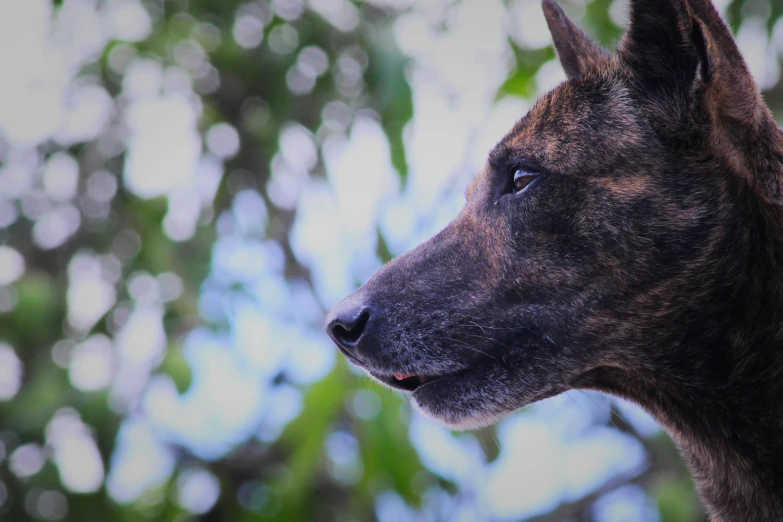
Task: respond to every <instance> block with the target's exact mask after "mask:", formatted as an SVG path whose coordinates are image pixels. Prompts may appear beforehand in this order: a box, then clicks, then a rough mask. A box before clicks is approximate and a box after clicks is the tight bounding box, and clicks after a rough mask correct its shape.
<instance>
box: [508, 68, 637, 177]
mask: <svg viewBox="0 0 783 522" xmlns="http://www.w3.org/2000/svg"><path fill="white" fill-rule="evenodd" d="M641 130H642V125H641V124H640V118H639V111H638V109H637V108H636V107H635V105H634V101H633V98H632V97H631V95H630V93H629V89H628V88H627V87H626V86H625V85H624V84H623V82H621V81H619V80H616V79H610V78H588V79H583V78H574V79H571V80H568V81H566V82H564V83H562V84H561V85H560V86H558V87H556V88H555V89H553V90H552V91H550V92H549V93H547V94H546V95H544V96H543V97H541V98H540V99H539V100H538V102H536V104H535V105H534V106H533V108H532V109H531V110H530V112H529V113H528V114H527V115H525V116H524V117H523V118H522V119H521V120H520V121H519V122H518V123H517V124H516V125H515V126H514V128H513V129H512V130H511V131H510V132H509V133H508V134H507V135H506V136H505V137H504V138H503V140H501V142H500V143H499V144H498V146H497V147H496V150H495V151H493V154H492V156H494V159H495V160H498V159H500V162H501V163H502V162H503V156H504V155H505V156H509V157H511V158H519V157H524V158H525V159H528V160H530V161H533V162H536V163H539V164H540V165H542V166H545V167H550V168H560V169H561V170H562V169H566V170H568V169H572V168H574V167H576V166H578V165H579V164H583V163H584V162H585V161H587V162H589V163H590V164H592V163H595V162H596V161H600V160H601V156H600V155H604V156H603V157H604V158H605V159H608V157H616V156H617V155H618V154H623V153H625V152H628V151H629V150H630V149H631V148H633V147H635V146H638V145H639V144H640V143H641V140H642V134H643V133H642V132H641ZM606 154H609V156H608V157H607V156H605V155H606Z"/></svg>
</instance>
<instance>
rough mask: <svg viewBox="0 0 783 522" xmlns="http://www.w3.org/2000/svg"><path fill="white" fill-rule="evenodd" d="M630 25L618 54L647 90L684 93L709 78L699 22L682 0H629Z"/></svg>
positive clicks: (708, 63)
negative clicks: (694, 84) (699, 81)
mask: <svg viewBox="0 0 783 522" xmlns="http://www.w3.org/2000/svg"><path fill="white" fill-rule="evenodd" d="M630 7H631V26H630V28H629V29H628V31H627V32H626V33H625V37H624V38H623V41H622V42H621V44H620V49H619V51H618V54H619V56H620V59H621V61H622V62H624V63H625V64H626V65H628V67H629V68H630V69H631V70H632V71H633V72H634V73H635V75H636V77H637V78H639V79H640V80H642V81H643V82H644V83H645V84H646V86H647V87H648V88H649V89H650V90H653V91H654V90H658V89H668V90H672V89H676V90H677V91H679V92H681V93H682V94H685V93H687V92H689V91H690V87H691V86H692V85H693V83H694V82H695V81H698V80H702V81H708V80H709V74H710V67H711V65H710V62H709V57H708V56H707V54H706V43H705V40H704V33H703V32H702V27H701V24H700V23H698V21H697V20H695V18H694V16H693V15H692V14H691V12H690V10H689V8H688V6H687V4H686V2H685V0H631V5H630Z"/></svg>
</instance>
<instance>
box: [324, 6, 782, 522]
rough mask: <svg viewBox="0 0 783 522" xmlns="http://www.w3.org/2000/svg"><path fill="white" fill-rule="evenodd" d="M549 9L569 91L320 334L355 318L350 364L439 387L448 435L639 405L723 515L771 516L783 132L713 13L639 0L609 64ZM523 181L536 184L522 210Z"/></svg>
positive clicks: (419, 401)
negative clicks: (522, 416)
mask: <svg viewBox="0 0 783 522" xmlns="http://www.w3.org/2000/svg"><path fill="white" fill-rule="evenodd" d="M544 7H545V12H546V15H547V19H548V21H549V26H550V28H551V30H552V33H553V36H554V39H555V46H556V48H557V50H558V53H559V55H560V56H561V59H562V61H563V64H564V67H565V69H566V72H567V73H568V74H569V76H570V78H569V80H568V81H567V82H565V83H563V84H562V85H560V86H559V87H557V88H556V89H554V90H553V91H552V92H550V93H548V94H547V95H546V96H544V97H542V98H541V99H540V100H539V101H538V103H537V104H536V105H535V106H534V108H533V109H532V110H531V111H530V113H529V114H527V115H526V116H525V117H524V118H522V120H520V121H519V123H517V125H516V126H515V127H514V128H513V129H512V130H511V132H509V133H508V135H507V136H506V137H505V138H504V139H503V140H502V141H501V142H500V143H499V144H498V145H497V146H496V148H495V149H494V150H493V151H492V153H491V154H490V157H489V161H488V163H487V166H486V168H485V169H484V170H483V172H482V173H480V174H479V175H478V176H477V177H476V179H475V180H474V182H473V183H472V184H471V187H470V189H469V191H468V198H467V204H466V205H465V208H464V209H463V211H462V212H461V213H460V214H459V216H458V217H457V218H456V219H455V220H454V221H453V222H452V223H451V224H450V225H448V226H447V227H446V228H445V229H444V230H443V231H442V232H440V233H439V234H438V235H436V236H435V237H433V238H432V239H430V240H429V241H427V242H426V243H424V244H423V245H421V246H419V247H418V248H416V249H414V250H412V251H411V252H408V253H406V254H405V255H403V256H401V257H400V258H398V259H395V260H394V261H393V262H391V263H389V264H388V265H386V266H385V267H384V268H383V269H382V270H380V271H379V272H378V273H377V274H376V275H375V276H373V278H372V279H371V280H370V281H369V282H368V283H367V284H366V285H364V286H363V287H362V288H360V289H359V290H357V291H356V292H355V293H354V294H352V295H351V296H350V297H349V298H347V299H346V300H345V301H344V302H343V303H342V304H340V305H339V306H338V307H336V308H335V310H333V311H332V313H331V314H330V317H329V319H328V323H329V330H330V333H332V335H333V337H335V336H336V338H338V337H339V335H337V334H335V330H334V329H335V325H336V324H343V323H341V321H343V318H344V317H345V316H346V314H347V316H351V315H352V314H353V315H357V314H359V313H360V312H363V313H364V314H365V315H364V316H363V318H362V324H361V328H360V329H359V330H356V331H355V332H354V333H356V334H357V338H355V339H349V340H348V341H344V340H340V339H338V341H339V344H341V345H342V348H343V350H344V351H345V352H346V354H347V355H348V356H349V357H350V358H351V359H352V361H353V362H355V363H357V364H360V365H362V366H363V367H364V368H366V369H367V370H368V371H369V372H370V374H372V375H374V376H375V377H377V378H378V379H379V380H381V381H383V382H385V383H387V384H391V385H395V384H396V383H395V380H394V379H393V378H392V377H391V376H392V375H393V374H394V373H403V374H417V375H426V376H429V377H441V378H439V379H437V380H431V381H430V382H428V383H426V384H424V385H422V386H420V387H418V388H417V389H416V390H415V391H414V392H413V399H414V402H415V404H416V405H417V407H418V408H420V409H421V410H422V411H423V412H424V413H426V414H428V415H430V416H431V417H434V418H436V419H438V420H440V421H442V422H444V423H446V424H448V425H451V426H454V427H458V428H464V427H475V426H480V425H483V424H486V423H489V422H492V421H495V420H497V419H499V418H500V417H502V416H503V415H505V414H507V413H510V412H512V411H514V410H517V409H519V408H521V407H522V406H525V405H526V404H529V403H531V402H533V401H537V400H540V399H543V398H545V397H549V396H552V395H555V394H558V393H561V392H563V391H566V390H569V389H574V388H578V389H594V390H601V391H604V392H607V393H611V394H614V395H617V396H620V397H624V398H627V399H630V400H632V401H635V402H637V403H638V404H640V405H642V406H643V407H644V408H646V409H647V410H648V411H650V412H651V413H652V414H653V415H654V416H655V417H656V418H657V419H658V420H659V421H660V422H661V423H662V424H663V425H664V426H665V427H666V429H667V430H668V431H669V432H670V433H671V434H672V436H673V437H674V438H675V440H676V441H677V442H678V444H679V445H680V447H681V449H682V452H683V455H684V457H685V459H686V460H687V462H688V463H689V465H690V468H691V470H692V471H693V474H694V477H695V480H696V483H697V485H698V487H699V491H700V492H701V495H702V497H703V499H704V501H705V503H706V504H707V507H708V509H709V511H710V513H711V514H712V517H713V520H714V521H721V522H730V521H746V520H747V521H776V522H779V521H781V520H783V273H782V272H781V270H783V216H782V215H781V180H782V179H783V178H782V176H783V166H782V165H781V157H783V156H782V154H783V139H782V138H781V132H780V131H779V130H778V128H777V126H776V125H775V124H774V121H773V119H772V117H771V115H770V113H769V110H768V109H767V107H766V106H765V105H764V103H763V101H762V100H761V97H760V95H759V92H758V90H757V88H756V86H755V84H754V82H753V79H752V78H751V76H750V74H749V73H748V70H747V67H746V66H745V63H744V61H743V59H742V57H741V55H740V53H739V51H738V50H737V48H736V45H735V44H734V41H733V38H732V36H731V33H730V32H729V30H728V29H727V27H726V25H725V24H724V23H723V21H722V20H721V19H720V17H719V15H718V14H717V12H716V11H715V9H714V8H713V6H712V5H711V3H710V2H709V0H687V1H686V0H632V1H631V9H632V13H631V27H630V29H629V31H628V33H627V34H626V36H625V38H624V39H623V41H622V42H621V45H620V48H619V50H618V51H617V53H616V54H615V55H614V56H612V57H609V56H608V55H606V54H604V53H603V51H601V50H600V49H599V48H598V47H597V46H596V45H595V44H594V43H592V42H591V41H590V40H589V39H587V37H586V36H585V35H584V34H583V33H582V32H581V31H579V30H578V29H576V28H575V27H574V26H573V24H572V23H571V22H570V21H569V20H568V19H567V18H566V16H565V15H564V14H563V12H562V11H561V10H560V8H559V7H558V6H557V5H556V4H555V3H554V1H553V0H545V1H544ZM519 168H525V169H527V170H533V171H537V172H539V173H540V175H539V177H538V178H537V179H536V181H535V182H534V183H533V184H532V185H531V186H530V187H529V188H528V189H527V190H526V191H525V192H524V193H522V194H513V193H510V189H511V184H512V177H513V173H514V172H515V171H516V170H517V169H519ZM365 321H366V322H365ZM359 334H361V335H360V337H359V336H358V335H359Z"/></svg>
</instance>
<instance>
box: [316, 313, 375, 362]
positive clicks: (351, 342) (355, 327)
mask: <svg viewBox="0 0 783 522" xmlns="http://www.w3.org/2000/svg"><path fill="white" fill-rule="evenodd" d="M369 320H370V309H369V308H368V307H366V306H355V305H353V306H344V305H343V304H339V305H337V306H336V307H334V308H333V309H332V311H331V312H330V313H329V316H328V317H327V318H326V332H327V333H328V334H329V337H331V338H332V340H333V341H334V342H335V344H337V347H338V348H340V350H341V351H342V352H343V353H345V354H346V355H348V356H349V357H351V358H354V359H355V358H356V355H355V353H354V350H355V349H356V346H357V345H358V344H359V340H360V339H361V338H362V334H364V332H365V331H366V329H367V323H368V322H369Z"/></svg>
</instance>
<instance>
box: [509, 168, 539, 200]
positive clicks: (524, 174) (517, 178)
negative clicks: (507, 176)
mask: <svg viewBox="0 0 783 522" xmlns="http://www.w3.org/2000/svg"><path fill="white" fill-rule="evenodd" d="M537 177H538V173H537V172H531V171H529V170H525V169H519V170H517V171H516V172H514V194H520V193H521V192H523V191H524V190H525V189H526V188H527V187H528V185H530V184H531V183H532V182H533V180H535V179H536V178H537Z"/></svg>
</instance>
